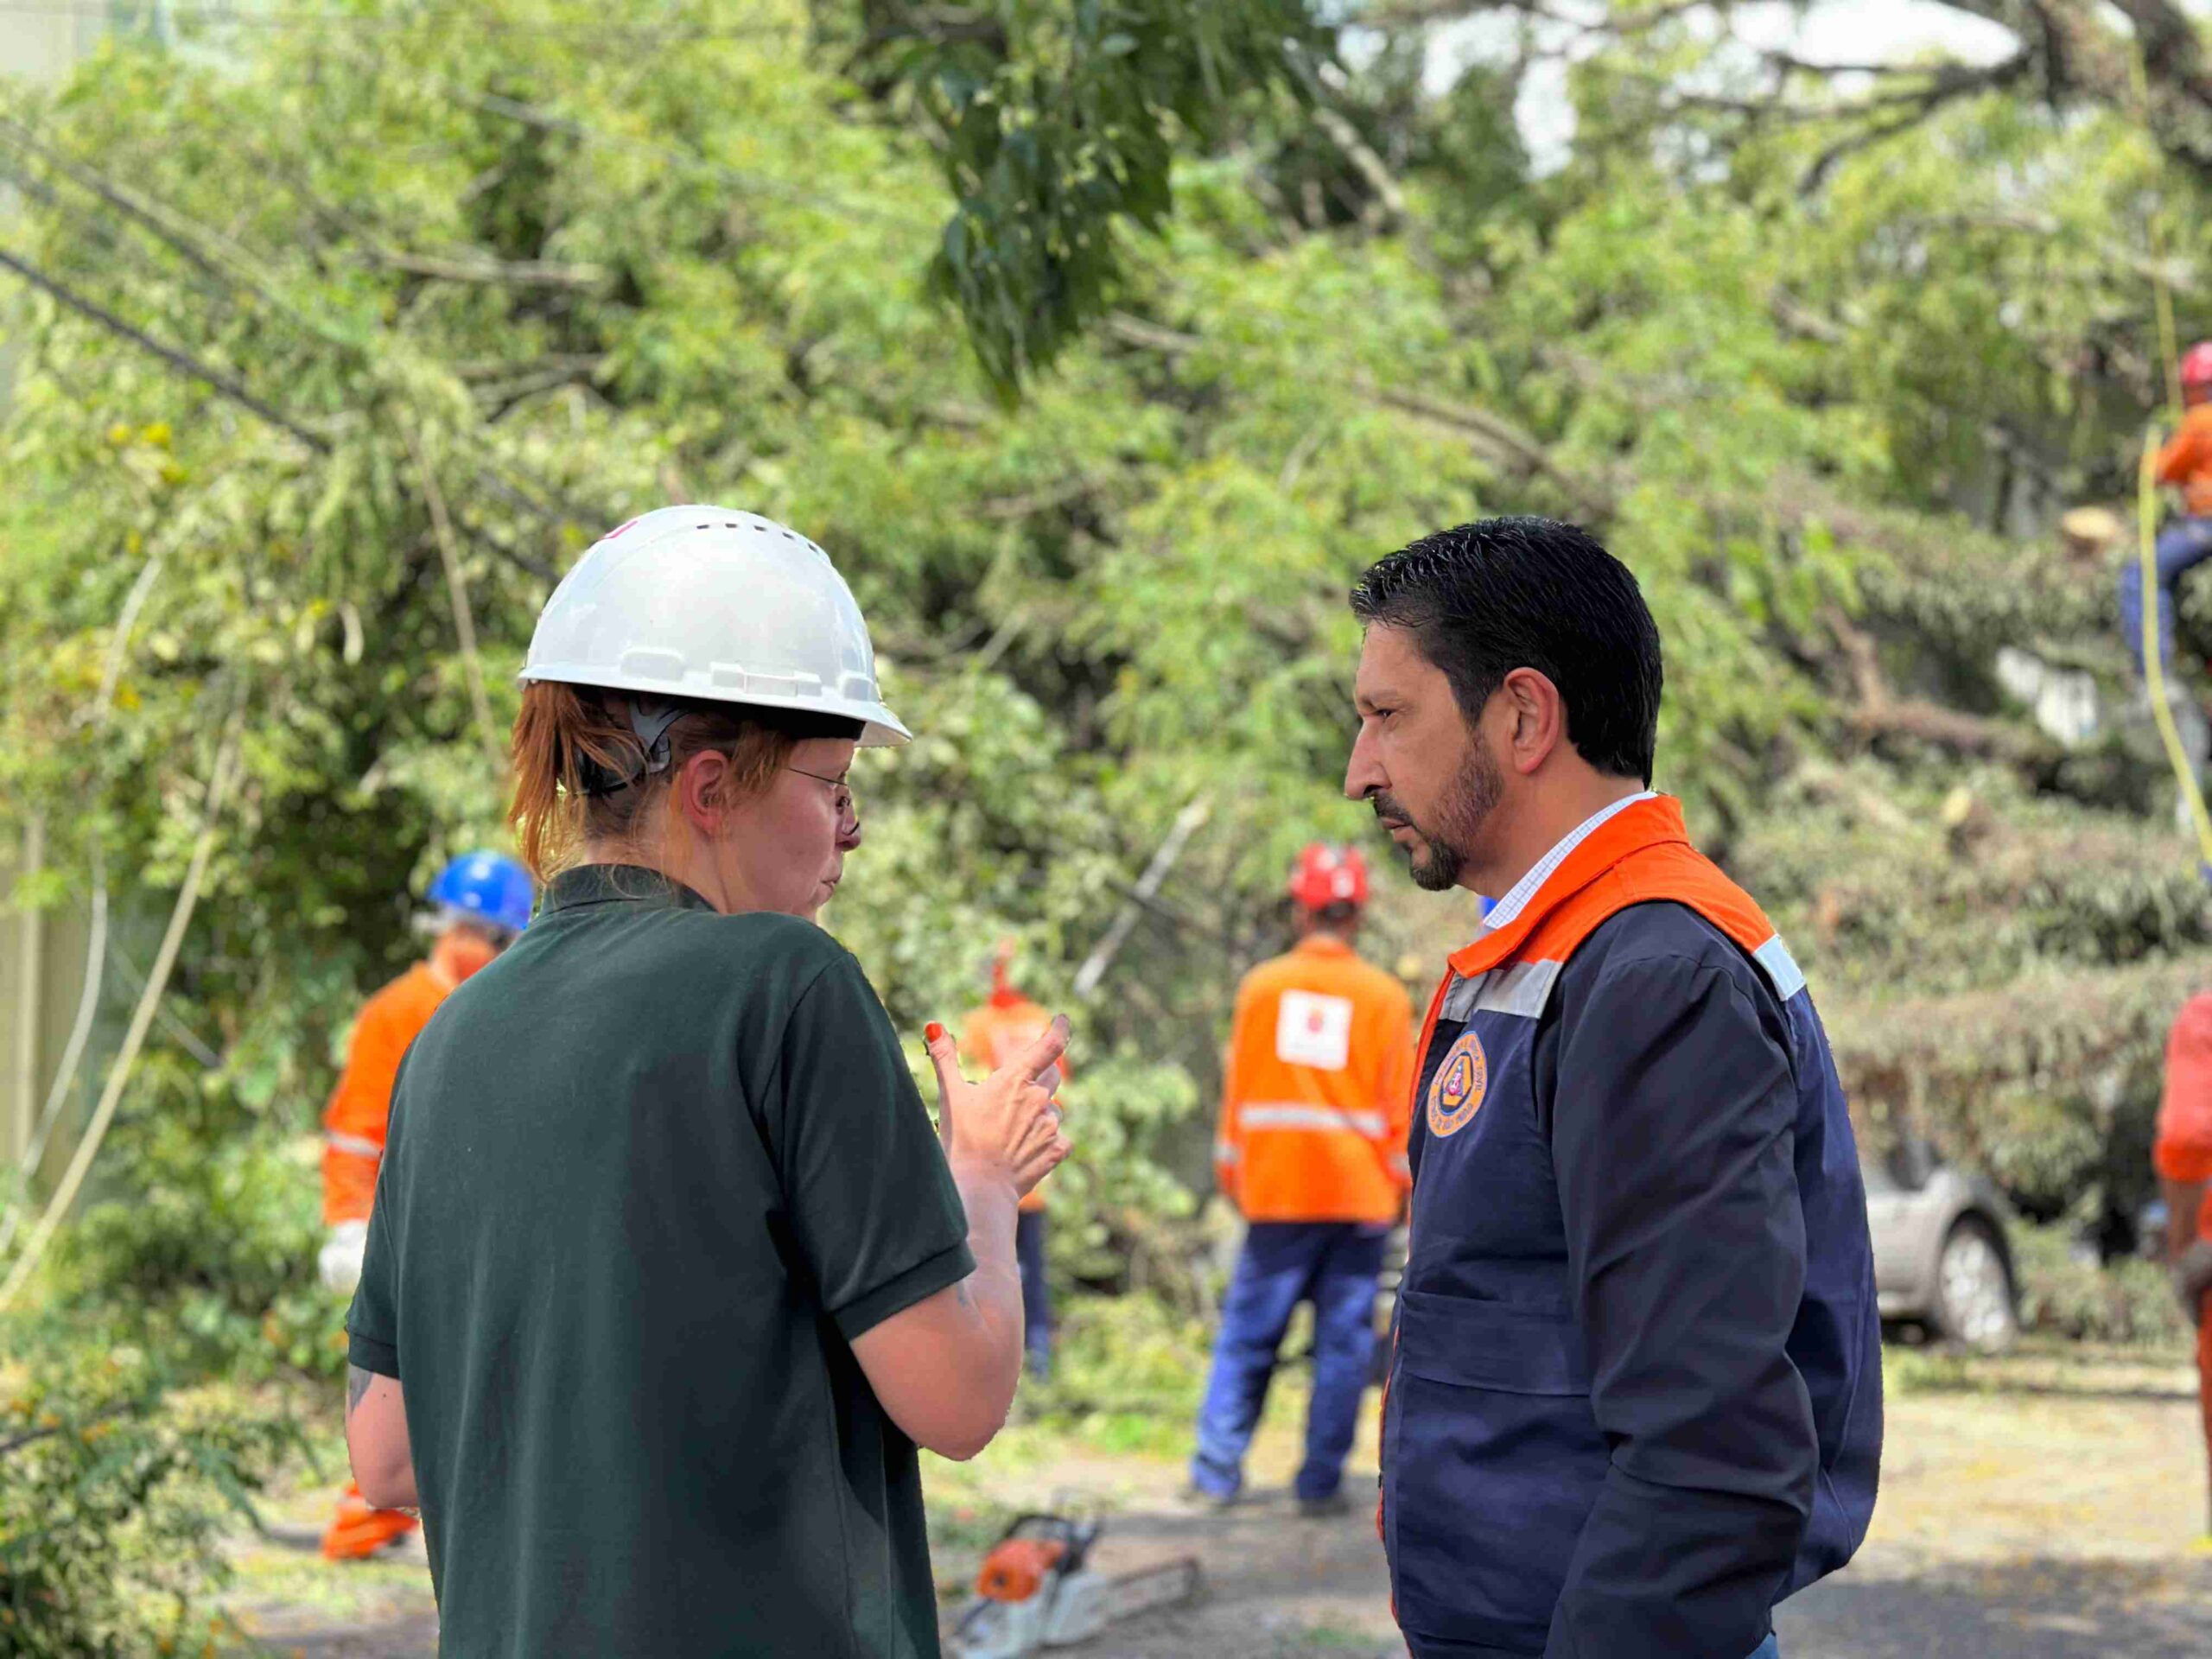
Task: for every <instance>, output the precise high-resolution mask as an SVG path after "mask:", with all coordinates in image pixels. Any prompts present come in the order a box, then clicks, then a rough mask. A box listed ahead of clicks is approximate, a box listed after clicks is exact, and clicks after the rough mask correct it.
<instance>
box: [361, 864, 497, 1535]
mask: <svg viewBox="0 0 2212 1659" xmlns="http://www.w3.org/2000/svg"><path fill="white" fill-rule="evenodd" d="M429 897H430V904H431V906H432V907H433V913H434V916H435V926H436V929H437V937H436V940H435V943H434V944H432V945H431V946H430V953H429V957H426V958H425V959H424V960H423V961H421V962H418V963H416V964H415V965H414V966H413V967H412V968H410V969H408V970H407V971H406V972H405V973H404V974H402V975H401V976H399V977H398V978H397V979H395V980H393V981H392V982H391V984H389V985H387V986H385V988H383V989H382V990H380V991H378V993H377V994H376V995H374V996H372V997H371V998H370V999H369V1000H368V1001H367V1002H366V1003H365V1004H364V1005H363V1007H362V1008H361V1015H360V1018H359V1020H356V1021H355V1022H354V1025H353V1041H352V1043H351V1044H350V1046H348V1048H347V1050H346V1069H345V1071H343V1072H341V1073H340V1076H339V1078H338V1087H337V1089H336V1090H334V1091H333V1093H332V1095H331V1096H330V1104H329V1106H328V1107H327V1109H325V1110H324V1112H323V1115H322V1127H323V1148H322V1222H323V1225H324V1226H325V1227H326V1228H327V1229H328V1230H329V1231H328V1236H327V1242H326V1243H324V1245H323V1247H322V1255H321V1262H319V1264H318V1265H319V1267H320V1268H321V1276H322V1281H323V1283H324V1284H325V1285H326V1286H327V1287H329V1288H330V1289H332V1290H334V1291H337V1292H339V1293H340V1294H346V1295H350V1294H352V1293H353V1287H354V1286H355V1285H356V1284H357V1283H359V1281H360V1277H361V1256H362V1252H363V1250H364V1249H365V1247H366V1244H367V1242H368V1232H369V1211H370V1208H371V1206H372V1204H373V1202H374V1200H375V1198H376V1191H377V1171H378V1167H379V1166H381V1165H382V1164H383V1162H384V1146H385V1123H386V1122H387V1120H389V1118H390V1117H391V1089H392V1084H393V1083H394V1082H395V1081H396V1080H397V1077H398V1076H399V1063H400V1061H401V1060H402V1059H404V1058H406V1054H407V1049H408V1046H409V1045H410V1044H411V1043H412V1042H414V1040H415V1037H416V1033H418V1032H420V1031H421V1030H422V1029H423V1027H424V1026H426V1025H428V1024H429V1020H430V1016H431V1015H432V1014H435V1013H436V1012H437V1009H438V1005H439V1004H440V1003H442V1002H443V1001H445V1000H446V997H447V995H448V994H449V993H450V992H451V991H452V990H453V988H454V986H456V985H458V984H460V983H461V981H463V980H464V979H467V977H468V976H470V975H472V974H474V973H475V972H476V971H477V970H478V969H481V968H484V967H486V966H487V965H488V964H489V963H491V961H492V959H493V957H497V956H498V955H499V952H500V951H502V950H505V949H506V947H507V945H508V944H509V943H510V942H511V941H512V939H513V938H514V937H515V936H516V935H517V934H518V933H519V932H521V931H522V930H523V929H524V928H525V927H527V926H528V925H530V912H531V899H532V894H531V881H530V875H529V873H528V872H527V871H525V870H524V868H523V867H522V866H521V865H520V864H518V863H517V862H516V861H514V860H512V859H511V858H505V857H502V856H501V855H499V854H498V853H488V852H477V853H468V854H466V855H463V856H461V857H460V858H457V859H455V860H454V861H453V862H452V863H450V864H448V865H447V866H446V868H445V869H444V870H443V871H442V873H441V874H439V876H438V879H437V880H436V881H435V882H434V883H433V884H432V885H431V887H430V894H429ZM421 1524H422V1523H421V1522H419V1521H417V1520H416V1518H415V1516H413V1515H411V1514H409V1513H407V1512H405V1511H404V1510H378V1509H373V1508H372V1507H371V1506H370V1504H369V1503H368V1502H367V1500H366V1499H365V1498H364V1497H362V1496H361V1489H360V1488H359V1486H357V1485H353V1484H348V1485H347V1486H346V1491H345V1495H344V1496H343V1497H340V1499H339V1500H338V1514H337V1516H336V1518H334V1520H333V1521H332V1522H331V1523H330V1529H329V1530H328V1531H327V1532H326V1533H325V1534H323V1537H322V1553H323V1554H324V1555H326V1556H327V1557H328V1558H329V1559H330V1560H334V1561H342V1560H361V1559H363V1558H364V1557H366V1556H369V1555H373V1554H375V1553H376V1552H377V1551H378V1550H379V1549H382V1548H384V1547H385V1545H387V1544H392V1543H397V1541H399V1540H401V1539H402V1538H404V1537H405V1536H406V1535H408V1534H409V1533H410V1532H412V1531H414V1530H415V1529H416V1527H418V1526H419V1525H421Z"/></svg>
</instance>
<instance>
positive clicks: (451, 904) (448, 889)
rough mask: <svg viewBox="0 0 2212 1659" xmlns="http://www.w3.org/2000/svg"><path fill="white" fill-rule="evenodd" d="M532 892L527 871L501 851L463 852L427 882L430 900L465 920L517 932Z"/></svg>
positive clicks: (527, 922) (527, 915)
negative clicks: (432, 880) (433, 878)
mask: <svg viewBox="0 0 2212 1659" xmlns="http://www.w3.org/2000/svg"><path fill="white" fill-rule="evenodd" d="M535 899H536V894H535V893H534V892H533V891H532V889H531V884H530V872H529V871H527V870H525V869H524V868H523V867H522V866H521V865H519V864H518V863H516V862H515V861H514V860H512V858H509V857H507V856H506V855H505V854H503V853H493V852H474V853H463V854H462V855H461V856H460V857H459V858H456V859H455V860H454V861H453V862H452V863H450V864H448V865H447V866H446V867H445V868H444V869H443V870H442V871H440V872H439V874H438V879H437V880H435V881H434V882H432V883H431V884H430V902H431V903H432V904H434V905H435V906H437V907H438V908H439V909H441V910H444V911H450V912H454V914H455V915H456V916H458V917H461V918H465V919H467V920H470V921H476V922H485V923H488V924H490V925H492V926H493V927H504V928H505V929H507V930H508V931H510V932H514V933H519V932H521V931H523V929H524V928H525V927H528V926H529V925H530V912H531V906H532V905H533V903H534V902H535Z"/></svg>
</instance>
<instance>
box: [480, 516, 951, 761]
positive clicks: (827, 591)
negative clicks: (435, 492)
mask: <svg viewBox="0 0 2212 1659" xmlns="http://www.w3.org/2000/svg"><path fill="white" fill-rule="evenodd" d="M522 677H523V678H524V679H525V680H557V681H560V682H562V683H565V684H569V685H593V686H599V687H602V688H604V689H605V690H612V691H633V692H638V693H639V694H641V695H643V696H648V697H656V698H659V697H688V698H691V699H694V700H696V701H698V702H735V703H747V704H752V705H753V706H755V707H759V708H763V709H798V710H800V711H801V712H803V713H807V714H815V715H832V716H835V717H838V718H842V719H845V720H856V721H861V723H862V731H861V742H862V743H863V744H872V745H880V744H887V743H903V742H905V741H906V740H907V739H908V738H910V737H912V735H913V734H912V732H910V731H908V730H907V729H906V727H905V726H904V725H902V724H901V723H900V722H899V717H898V716H897V715H894V714H893V713H892V712H891V711H890V710H889V709H887V708H885V707H884V706H883V701H882V698H881V696H880V694H879V693H878V691H877V690H876V683H875V650H874V646H872V645H869V643H868V624H867V622H866V621H865V620H862V618H861V607H859V606H858V605H856V604H855V603H854V601H853V590H852V589H851V588H848V587H846V586H845V579H844V578H843V577H842V576H841V575H838V574H837V569H836V566H835V565H833V564H831V563H829V555H828V554H827V553H824V552H823V550H821V549H820V548H818V547H817V546H816V545H815V544H814V543H812V542H810V541H809V540H807V539H806V537H804V536H802V535H800V534H799V533H798V531H791V530H786V529H785V528H784V527H783V525H781V524H777V523H775V522H774V521H773V520H772V519H767V518H761V517H760V515H758V514H757V513H751V512H737V511H735V510H734V509H733V508H729V507H701V506H689V507H662V508H659V509H658V510H657V511H655V512H649V513H646V514H645V516H644V517H643V518H632V520H630V522H629V523H628V524H624V525H622V526H620V528H619V529H616V530H612V531H608V532H607V534H606V535H604V536H602V537H600V538H599V540H597V541H596V542H594V543H592V544H591V546H589V547H588V548H587V549H585V550H584V556H583V557H582V558H581V559H578V560H577V561H576V563H575V567H574V568H573V569H570V570H569V574H568V575H566V576H564V577H563V578H562V580H561V585H560V586H559V587H557V588H555V589H554V590H553V597H552V598H551V599H550V600H548V601H546V602H545V609H544V611H543V613H541V614H540V615H539V617H538V619H537V632H535V633H534V634H532V635H531V641H530V655H529V656H528V657H527V658H524V662H523V668H522Z"/></svg>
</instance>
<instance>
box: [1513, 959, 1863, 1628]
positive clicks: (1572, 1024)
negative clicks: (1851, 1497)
mask: <svg viewBox="0 0 2212 1659" xmlns="http://www.w3.org/2000/svg"><path fill="white" fill-rule="evenodd" d="M1681 919H1682V920H1683V921H1685V922H1687V921H1688V918H1681ZM1662 925H1664V924H1662ZM1671 931H1672V929H1671V928H1669V932H1670V933H1671ZM1606 956H1607V959H1606V960H1605V963H1604V964H1603V965H1602V966H1600V967H1599V968H1598V969H1597V972H1596V975H1595V976H1594V978H1592V979H1590V980H1588V981H1587V982H1586V983H1583V984H1581V985H1571V984H1570V983H1568V982H1566V981H1563V982H1562V984H1561V993H1562V995H1561V1000H1560V1004H1559V1007H1560V1014H1559V1027H1558V1039H1557V1040H1558V1047H1557V1071H1556V1077H1557V1084H1556V1091H1555V1096H1554V1100H1555V1104H1554V1112H1553V1132H1552V1151H1553V1158H1554V1168H1555V1172H1556V1176H1557V1179H1558V1183H1559V1194H1560V1209H1561V1211H1562V1214H1563V1216H1564V1217H1565V1220H1566V1224H1567V1254H1568V1268H1569V1273H1570V1284H1571V1286H1572V1288H1573V1296H1574V1304H1575V1312H1576V1314H1577V1316H1578V1318H1579V1319H1580V1324H1581V1325H1582V1328H1583V1332H1584V1333H1585V1336H1586V1339H1587V1342H1588V1344H1589V1354H1590V1372H1591V1378H1592V1385H1591V1406H1592V1410H1593V1411H1594V1413H1595V1414H1596V1416H1597V1420H1598V1425H1599V1428H1600V1429H1602V1430H1603V1431H1604V1433H1605V1438H1606V1440H1608V1441H1609V1442H1610V1444H1611V1447H1612V1455H1611V1461H1610V1464H1609V1465H1608V1468H1607V1471H1606V1475H1605V1484H1604V1486H1603V1488H1602V1489H1601V1490H1600V1491H1599V1496H1598V1500H1597V1503H1596V1506H1595V1507H1594V1509H1593V1510H1592V1512H1591V1516H1590V1518H1589V1522H1588V1523H1587V1524H1586V1526H1585V1528H1584V1529H1583V1531H1582V1535H1581V1537H1580V1540H1579V1541H1578V1543H1577V1546H1576V1548H1575V1552H1574V1555H1573V1560H1572V1561H1571V1563H1570V1564H1569V1567H1568V1570H1567V1583H1566V1587H1565V1590H1564V1592H1562V1594H1561V1596H1560V1602H1559V1605H1558V1608H1557V1610H1556V1611H1555V1613H1554V1618H1553V1621H1552V1628H1551V1634H1550V1640H1549V1643H1548V1646H1547V1647H1546V1648H1545V1649H1544V1652H1545V1655H1546V1659H1598V1656H1604V1655H1613V1654H1624V1653H1656V1652H1661V1651H1664V1652H1668V1653H1700V1654H1714V1655H1721V1654H1748V1653H1750V1652H1751V1651H1752V1649H1755V1648H1757V1647H1758V1645H1759V1644H1760V1643H1761V1642H1763V1641H1764V1639H1765V1637H1766V1636H1767V1633H1768V1630H1769V1629H1770V1624H1771V1613H1772V1609H1773V1606H1774V1603H1775V1601H1776V1599H1777V1597H1778V1596H1779V1595H1780V1594H1781V1592H1782V1587H1783V1583H1784V1581H1785V1579H1786V1577H1787V1575H1788V1573H1789V1567H1790V1564H1791V1561H1792V1560H1793V1559H1794V1558H1795V1556H1796V1551H1797V1546H1798V1542H1799V1541H1800V1539H1801V1537H1802V1535H1803V1532H1804V1529H1805V1525H1806V1522H1807V1519H1808V1516H1809V1515H1810V1513H1811V1509H1812V1499H1813V1489H1814V1482H1815V1478H1816V1476H1817V1473H1818V1467H1819V1446H1818V1441H1817V1440H1816V1437H1815V1427H1814V1421H1813V1412H1812V1403H1811V1400H1810V1397H1809V1396H1808V1394H1807V1391H1806V1388H1805V1383H1804V1380H1803V1378H1802V1376H1800V1375H1799V1374H1798V1371H1797V1369H1796V1365H1795V1364H1794V1363H1792V1361H1791V1360H1790V1357H1789V1353H1788V1352H1787V1351H1786V1348H1785V1344H1786V1343H1787V1341H1788V1338H1789V1332H1790V1329H1791V1326H1792V1325H1793V1324H1794V1323H1795V1321H1796V1314H1797V1308H1798V1303H1799V1300H1800V1299H1801V1296H1802V1291H1803V1287H1804V1282H1805V1259H1806V1247H1805V1222H1804V1216H1803V1211H1802V1206H1801V1204H1800V1200H1799V1197H1798V1190H1797V1183H1796V1173H1795V1169H1794V1165H1793V1159H1794V1155H1795V1140H1796V1136H1795V1127H1794V1126H1795V1123H1796V1086H1795V1082H1794V1078H1793V1077H1792V1073H1791V1070H1790V1065H1789V1056H1788V1053H1787V1052H1786V1050H1785V1049H1784V1048H1783V1045H1782V1040H1781V1034H1780V1031H1779V1029H1778V1027H1777V1025H1775V1024H1770V1018H1769V1017H1767V1015H1768V1014H1770V1015H1771V1016H1772V1017H1773V1018H1774V1019H1775V1020H1777V1021H1778V1017H1779V1012H1778V1010H1774V1009H1771V1008H1769V1010H1768V1011H1767V1014H1763V1011H1762V1007H1761V990H1762V988H1761V987H1760V986H1759V985H1758V984H1757V983H1756V982H1755V981H1754V978H1753V976H1755V975H1756V973H1757V971H1758V970H1757V969H1754V968H1752V967H1751V964H1750V963H1747V962H1745V961H1744V960H1743V959H1742V957H1741V956H1740V953H1736V952H1734V951H1733V949H1732V947H1731V946H1729V945H1727V944H1726V941H1725V940H1722V939H1720V938H1719V937H1718V936H1717V935H1716V936H1713V938H1712V948H1711V949H1709V950H1705V949H1695V950H1693V952H1692V953H1691V954H1675V953H1673V952H1671V951H1669V952H1667V953H1665V954H1660V953H1657V952H1652V951H1646V950H1614V951H1611V952H1608V953H1606ZM1570 974H1572V967H1570ZM1764 1001H1766V1002H1767V1003H1768V1004H1771V998H1770V997H1768V998H1765V999H1764Z"/></svg>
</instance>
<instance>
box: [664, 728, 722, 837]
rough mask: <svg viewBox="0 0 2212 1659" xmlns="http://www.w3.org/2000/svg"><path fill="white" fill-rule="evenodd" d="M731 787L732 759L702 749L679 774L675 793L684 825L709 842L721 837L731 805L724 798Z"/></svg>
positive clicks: (676, 779) (713, 751)
mask: <svg viewBox="0 0 2212 1659" xmlns="http://www.w3.org/2000/svg"><path fill="white" fill-rule="evenodd" d="M728 787H729V757H728V755H725V754H722V753H718V752H717V751H715V750H713V749H702V750H701V751H700V752H699V753H696V754H695V755H693V756H692V757H691V758H690V760H686V761H685V762H684V763H683V766H681V767H680V768H679V769H678V770H677V774H676V778H675V781H674V784H673V785H672V789H673V792H674V795H675V798H676V810H677V813H678V814H679V815H680V816H681V817H683V821H684V822H685V823H688V824H690V826H691V827H692V828H693V829H696V830H697V831H698V832H699V833H700V834H701V835H702V836H706V837H708V838H709V840H711V839H713V838H714V837H715V836H717V835H719V834H721V828H722V821H723V819H724V818H725V817H727V816H728V811H729V805H728V802H727V801H726V800H725V799H724V798H723V797H724V795H725V794H726V793H727V792H728Z"/></svg>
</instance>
